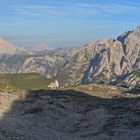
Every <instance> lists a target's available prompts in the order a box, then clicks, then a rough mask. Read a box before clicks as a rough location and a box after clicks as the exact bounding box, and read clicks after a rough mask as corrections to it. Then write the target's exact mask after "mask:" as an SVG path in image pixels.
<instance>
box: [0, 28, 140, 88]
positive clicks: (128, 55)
mask: <svg viewBox="0 0 140 140" xmlns="http://www.w3.org/2000/svg"><path fill="white" fill-rule="evenodd" d="M0 62H1V63H0V72H3V73H5V72H7V73H11V72H12V73H28V72H38V73H42V74H44V75H46V76H48V77H53V78H55V79H57V80H58V81H59V83H60V84H61V86H70V85H78V84H88V83H105V84H111V85H121V86H125V87H130V88H139V86H140V27H137V28H136V29H134V30H132V31H128V32H126V33H124V34H122V35H120V36H119V37H118V38H117V39H105V40H100V41H97V42H93V43H89V44H85V45H83V46H81V47H78V48H67V49H56V50H50V51H48V52H46V54H41V53H38V54H37V53H29V52H28V53H25V52H24V53H20V54H19V53H15V54H14V55H13V54H12V55H11V54H10V55H9V54H8V53H1V55H0Z"/></svg>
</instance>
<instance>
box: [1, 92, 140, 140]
mask: <svg viewBox="0 0 140 140" xmlns="http://www.w3.org/2000/svg"><path fill="white" fill-rule="evenodd" d="M13 95H14V94H13ZM13 95H11V97H13ZM3 96H4V97H3ZM8 96H9V100H11V97H10V95H8ZM5 97H6V94H5V95H1V96H0V100H1V104H0V107H1V106H2V104H4V106H5V105H6V103H7V102H6V101H7V99H8V98H5ZM4 99H6V100H4ZM14 99H17V98H12V101H13V103H12V106H11V108H10V109H9V110H7V108H6V112H7V113H5V114H4V115H3V117H2V118H1V120H0V139H1V140H25V139H28V140H44V139H47V140H55V139H57V140H97V139H98V140H104V139H108V140H124V139H129V140H137V139H140V98H139V97H135V98H124V97H120V98H114V99H103V98H100V97H94V96H90V95H87V94H85V93H81V92H76V91H74V90H68V91H45V90H38V91H30V93H29V94H28V95H26V96H25V97H22V98H20V99H17V100H15V101H14ZM10 102H11V101H10ZM0 113H3V112H0Z"/></svg>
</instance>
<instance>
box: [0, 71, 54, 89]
mask: <svg viewBox="0 0 140 140" xmlns="http://www.w3.org/2000/svg"><path fill="white" fill-rule="evenodd" d="M52 81H53V80H52V79H48V78H46V77H45V76H41V75H39V74H37V73H28V74H0V90H5V89H12V88H13V89H18V90H27V89H40V88H44V89H47V87H48V85H49V84H50V82H52Z"/></svg>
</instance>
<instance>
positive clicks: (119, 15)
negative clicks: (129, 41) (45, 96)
mask: <svg viewBox="0 0 140 140" xmlns="http://www.w3.org/2000/svg"><path fill="white" fill-rule="evenodd" d="M137 25H140V1H139V0H133V1H132V0H0V36H4V37H7V38H8V39H10V40H12V41H13V42H15V43H17V44H21V45H23V46H34V45H36V44H38V43H46V44H48V46H50V47H74V46H77V45H80V44H82V43H85V42H89V41H94V40H98V39H104V38H115V37H117V36H118V35H119V34H121V33H123V32H125V31H127V30H131V29H133V28H135V27H136V26H137Z"/></svg>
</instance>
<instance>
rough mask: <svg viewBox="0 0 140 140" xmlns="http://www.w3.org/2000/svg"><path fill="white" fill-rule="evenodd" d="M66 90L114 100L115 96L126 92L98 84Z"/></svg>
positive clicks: (118, 88) (122, 89)
mask: <svg viewBox="0 0 140 140" xmlns="http://www.w3.org/2000/svg"><path fill="white" fill-rule="evenodd" d="M66 89H72V90H76V91H81V92H85V93H87V94H90V95H93V96H98V97H102V98H112V97H113V96H117V95H120V94H121V93H122V92H123V91H125V90H126V89H124V88H121V87H114V86H107V85H97V84H89V85H78V86H73V87H68V88H66Z"/></svg>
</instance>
